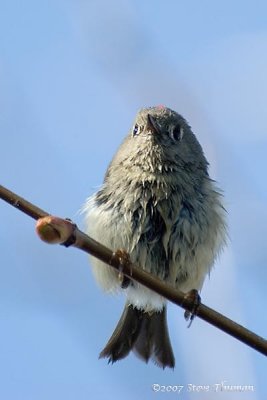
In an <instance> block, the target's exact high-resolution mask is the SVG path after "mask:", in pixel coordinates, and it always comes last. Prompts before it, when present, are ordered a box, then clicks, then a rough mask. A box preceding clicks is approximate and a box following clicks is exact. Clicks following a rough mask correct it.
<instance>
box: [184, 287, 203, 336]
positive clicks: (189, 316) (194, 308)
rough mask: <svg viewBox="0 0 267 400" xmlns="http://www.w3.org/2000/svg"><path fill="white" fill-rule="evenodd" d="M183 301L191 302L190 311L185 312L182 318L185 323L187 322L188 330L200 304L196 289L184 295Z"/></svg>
mask: <svg viewBox="0 0 267 400" xmlns="http://www.w3.org/2000/svg"><path fill="white" fill-rule="evenodd" d="M184 298H185V300H191V302H192V308H191V310H186V311H185V313H184V317H185V319H186V321H189V324H188V328H190V326H191V324H192V322H193V319H194V318H195V316H196V315H197V312H198V308H199V306H200V304H201V297H200V295H199V294H198V291H197V290H196V289H192V290H190V291H189V292H188V293H186V294H185V296H184Z"/></svg>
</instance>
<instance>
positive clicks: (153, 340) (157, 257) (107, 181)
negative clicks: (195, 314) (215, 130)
mask: <svg viewBox="0 0 267 400" xmlns="http://www.w3.org/2000/svg"><path fill="white" fill-rule="evenodd" d="M208 166H209V164H208V162H207V160H206V158H205V155H204V152H203V150H202V147H201V145H200V143H199V142H198V140H197V138H196V136H195V134H194V133H193V132H192V129H191V127H190V125H189V124H188V122H187V121H186V119H185V118H184V117H182V116H181V115H180V114H178V113H177V112H176V111H173V110H172V109H170V108H168V107H165V106H163V105H160V106H153V107H145V108H142V109H140V110H139V111H138V113H137V115H136V117H135V119H134V122H133V124H132V126H131V128H130V130H129V132H128V134H127V136H126V137H125V139H124V140H123V142H122V144H121V145H120V147H119V148H118V150H117V152H116V153H115V155H114V157H113V159H112V160H111V162H110V164H109V166H108V168H107V171H106V174H105V176H104V181H103V184H102V185H101V187H100V188H99V190H98V191H97V192H96V193H94V194H93V195H91V196H90V197H89V198H88V199H87V200H86V203H85V205H84V213H85V225H86V232H87V234H88V235H89V236H91V237H92V238H93V239H95V240H97V241H99V242H100V243H102V244H104V245H105V246H107V247H109V248H111V249H113V250H114V251H115V250H117V249H123V251H125V253H126V254H128V255H129V257H130V259H131V261H132V262H133V263H135V264H136V265H138V266H139V268H142V269H144V270H145V271H147V272H148V273H150V274H152V275H154V276H156V277H157V278H159V279H160V280H162V281H164V282H166V283H168V284H169V285H171V286H172V287H173V288H175V289H177V290H180V291H182V292H184V293H191V292H195V293H199V291H200V290H201V288H202V286H203V283H204V280H205V278H206V276H207V275H209V273H210V271H211V268H212V266H213V264H214V262H215V260H216V258H217V256H218V255H219V253H220V252H221V250H222V248H223V247H224V246H225V243H226V236H227V223H226V210H225V207H224V204H223V194H222V191H221V190H220V189H219V188H218V187H217V184H216V182H215V181H214V180H212V179H211V178H210V176H209V173H208ZM90 262H91V265H92V271H93V275H94V277H95V279H96V281H97V282H98V284H99V285H100V287H102V289H103V290H104V291H105V292H107V293H111V294H113V293H118V292H124V293H125V296H126V304H125V307H124V310H123V313H122V316H121V318H120V320H119V322H118V324H117V326H116V328H115V330H114V332H113V334H112V336H111V338H110V339H109V341H108V343H107V344H106V346H105V347H104V349H103V350H102V351H101V353H100V356H99V357H100V358H108V361H109V362H111V363H114V362H116V361H118V360H121V359H123V358H124V357H126V356H127V355H128V354H129V353H130V352H131V351H133V352H134V353H135V354H136V355H137V356H138V357H139V358H141V359H142V360H143V361H145V362H146V363H147V362H148V361H149V360H152V361H153V362H154V363H155V364H156V365H157V366H159V367H161V368H163V369H164V368H165V367H169V368H174V366H175V357H174V353H173V349H172V345H171V341H170V336H169V332H168V326H167V311H166V310H167V302H166V299H165V298H164V297H162V296H160V295H159V294H157V293H155V292H153V291H152V290H151V289H148V288H146V287H145V286H143V285H141V284H139V283H137V282H135V281H133V280H131V279H127V278H126V279H122V277H121V274H120V273H119V272H118V271H116V270H114V269H113V268H111V267H110V266H108V265H106V264H104V263H103V262H101V261H100V260H98V259H97V258H95V257H93V256H91V258H90Z"/></svg>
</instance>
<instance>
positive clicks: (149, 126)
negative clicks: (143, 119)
mask: <svg viewBox="0 0 267 400" xmlns="http://www.w3.org/2000/svg"><path fill="white" fill-rule="evenodd" d="M146 130H148V131H151V132H152V133H159V126H158V124H157V122H156V121H155V119H154V118H153V117H152V116H151V115H150V114H147V123H146Z"/></svg>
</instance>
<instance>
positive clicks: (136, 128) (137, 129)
mask: <svg viewBox="0 0 267 400" xmlns="http://www.w3.org/2000/svg"><path fill="white" fill-rule="evenodd" d="M139 133H140V129H139V126H138V125H137V124H135V126H134V128H133V136H137V135H138V134H139Z"/></svg>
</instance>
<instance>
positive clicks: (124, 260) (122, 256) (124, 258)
mask: <svg viewBox="0 0 267 400" xmlns="http://www.w3.org/2000/svg"><path fill="white" fill-rule="evenodd" d="M113 257H116V258H117V259H119V262H120V267H119V273H118V278H119V281H120V286H121V288H122V289H127V287H128V286H129V285H130V283H131V279H130V278H128V276H125V275H124V273H123V266H124V265H126V264H129V263H130V262H131V260H130V256H129V254H128V253H127V251H126V250H124V249H118V250H116V251H115V252H114V253H113Z"/></svg>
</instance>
